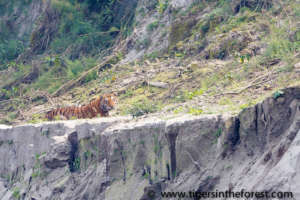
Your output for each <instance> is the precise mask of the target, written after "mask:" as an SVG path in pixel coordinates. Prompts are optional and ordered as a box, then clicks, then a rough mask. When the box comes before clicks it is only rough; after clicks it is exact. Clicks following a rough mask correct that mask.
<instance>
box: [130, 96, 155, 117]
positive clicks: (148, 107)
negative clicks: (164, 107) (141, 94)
mask: <svg viewBox="0 0 300 200" xmlns="http://www.w3.org/2000/svg"><path fill="white" fill-rule="evenodd" d="M156 111H158V106H157V105H156V104H154V103H152V102H150V101H149V100H142V101H140V102H136V103H134V104H133V105H132V106H131V108H130V109H129V110H128V114H130V115H132V116H133V117H139V116H142V115H145V114H149V113H153V112H156Z"/></svg>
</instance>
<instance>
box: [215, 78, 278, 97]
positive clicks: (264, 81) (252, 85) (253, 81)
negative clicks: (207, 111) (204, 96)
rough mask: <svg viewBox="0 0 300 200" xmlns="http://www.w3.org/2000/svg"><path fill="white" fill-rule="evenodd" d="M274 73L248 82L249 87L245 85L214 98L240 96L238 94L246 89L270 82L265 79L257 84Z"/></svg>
mask: <svg viewBox="0 0 300 200" xmlns="http://www.w3.org/2000/svg"><path fill="white" fill-rule="evenodd" d="M274 73H275V72H271V73H268V74H264V75H262V76H259V77H257V78H256V79H254V80H252V81H251V82H250V84H249V85H247V86H246V87H244V88H242V89H240V90H239V91H233V92H224V93H220V94H217V95H215V97H217V96H221V95H237V94H240V93H242V92H243V91H245V90H247V89H249V88H251V87H254V86H257V85H260V84H263V83H266V82H269V81H271V79H267V80H263V81H260V82H257V81H258V80H261V79H263V78H265V77H267V76H270V75H272V74H274Z"/></svg>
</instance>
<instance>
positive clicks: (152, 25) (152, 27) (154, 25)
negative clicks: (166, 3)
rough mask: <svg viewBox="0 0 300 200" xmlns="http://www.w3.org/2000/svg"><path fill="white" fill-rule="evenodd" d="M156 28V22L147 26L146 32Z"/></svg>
mask: <svg viewBox="0 0 300 200" xmlns="http://www.w3.org/2000/svg"><path fill="white" fill-rule="evenodd" d="M157 27H158V21H154V22H152V23H150V24H148V26H147V31H148V32H152V31H154V30H155V29H156V28H157Z"/></svg>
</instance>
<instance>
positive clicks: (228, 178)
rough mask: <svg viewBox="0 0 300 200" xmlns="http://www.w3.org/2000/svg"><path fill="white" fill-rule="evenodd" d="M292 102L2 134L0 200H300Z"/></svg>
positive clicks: (299, 118) (297, 104)
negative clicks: (266, 196)
mask: <svg viewBox="0 0 300 200" xmlns="http://www.w3.org/2000/svg"><path fill="white" fill-rule="evenodd" d="M283 92H284V93H283V94H282V95H281V96H279V97H269V98H267V99H266V100H264V101H263V102H262V103H261V104H257V105H255V106H253V107H250V108H248V109H246V110H244V111H243V112H241V113H240V114H239V115H236V116H228V115H227V116H221V115H205V116H200V117H192V116H188V115H187V116H182V117H180V118H174V119H169V120H161V119H158V118H148V119H146V120H138V121H131V120H130V118H125V117H123V118H120V117H119V118H104V119H96V120H76V121H60V122H56V123H44V124H37V125H24V126H17V127H8V126H1V128H0V144H1V145H0V156H1V159H2V161H3V162H1V163H0V174H1V176H0V198H1V199H3V200H6V199H115V200H117V199H142V200H146V199H162V196H161V192H170V191H174V192H189V191H194V192H196V191H197V192H212V191H227V190H232V191H241V190H242V189H244V190H245V191H248V192H256V191H257V192H261V191H268V192H278V191H283V192H293V195H294V198H285V199H299V198H300V196H299V195H300V193H299V190H298V189H299V173H300V171H299V156H300V152H299V141H300V138H299V136H300V89H299V88H289V89H286V90H284V91H283ZM186 195H188V193H187V194H186ZM170 199H178V198H170ZM181 199H191V198H190V196H186V198H181ZM192 199H198V198H197V197H194V198H192ZM208 199H211V198H208ZM250 199H255V198H250Z"/></svg>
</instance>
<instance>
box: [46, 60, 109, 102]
mask: <svg viewBox="0 0 300 200" xmlns="http://www.w3.org/2000/svg"><path fill="white" fill-rule="evenodd" d="M113 57H115V54H113V55H111V56H109V57H107V58H106V59H105V60H104V61H103V62H101V63H100V64H99V65H96V66H95V67H93V68H91V69H89V70H88V71H86V72H84V73H83V74H82V75H81V76H80V77H78V78H77V79H75V80H74V79H72V80H70V81H68V82H67V83H65V84H63V85H62V86H61V87H60V88H58V89H57V90H56V91H55V92H54V93H52V95H51V96H53V97H54V96H58V95H60V94H61V93H63V92H65V91H67V90H69V89H71V88H73V87H75V86H76V85H77V84H78V83H79V82H81V81H82V80H83V79H84V78H85V77H86V76H87V75H88V74H89V73H90V72H92V71H94V70H98V69H99V68H101V67H102V66H104V65H105V64H107V63H108V62H109V61H110V60H111V59H112V58H113Z"/></svg>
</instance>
